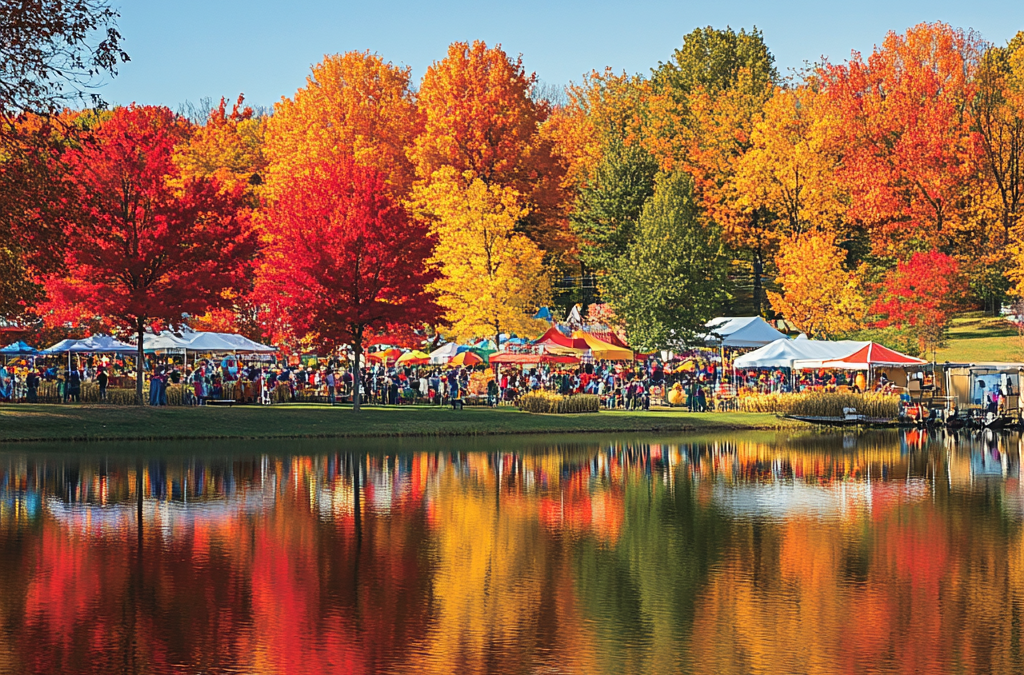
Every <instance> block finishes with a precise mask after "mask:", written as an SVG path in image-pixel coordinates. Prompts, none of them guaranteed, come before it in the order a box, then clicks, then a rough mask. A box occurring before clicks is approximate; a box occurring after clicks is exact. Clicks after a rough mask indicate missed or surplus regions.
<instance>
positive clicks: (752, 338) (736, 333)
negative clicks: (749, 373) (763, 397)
mask: <svg viewBox="0 0 1024 675" xmlns="http://www.w3.org/2000/svg"><path fill="white" fill-rule="evenodd" d="M705 328H707V329H708V335H707V337H705V338H704V344H706V345H708V346H709V347H733V348H743V347H764V346H765V345H767V344H769V343H771V342H775V341H776V340H780V339H783V338H785V337H786V336H785V335H783V334H782V333H780V332H779V331H777V330H775V329H774V328H772V327H771V325H769V323H768V322H767V321H765V320H764V319H762V318H761V317H759V316H749V317H728V316H723V317H719V318H717V319H712V320H711V321H708V322H707V323H706V324H705Z"/></svg>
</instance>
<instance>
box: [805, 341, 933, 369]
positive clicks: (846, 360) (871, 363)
mask: <svg viewBox="0 0 1024 675" xmlns="http://www.w3.org/2000/svg"><path fill="white" fill-rule="evenodd" d="M922 363H927V361H924V360H922V359H918V358H915V357H913V356H907V355H906V354H901V353H900V352H897V351H895V350H893V349H889V348H888V347H883V346H882V345H880V344H878V343H876V342H869V343H868V344H866V345H865V346H863V347H861V348H860V349H858V350H857V351H855V352H854V353H852V354H850V355H849V356H844V357H843V358H841V359H832V360H831V361H822V362H821V367H822V368H836V369H841V370H870V369H871V368H885V367H886V366H896V367H899V366H919V365H921V364H922Z"/></svg>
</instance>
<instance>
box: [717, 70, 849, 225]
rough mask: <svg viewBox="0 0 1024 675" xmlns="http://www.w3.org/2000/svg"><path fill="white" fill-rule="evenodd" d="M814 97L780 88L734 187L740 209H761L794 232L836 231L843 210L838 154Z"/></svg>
mask: <svg viewBox="0 0 1024 675" xmlns="http://www.w3.org/2000/svg"><path fill="white" fill-rule="evenodd" d="M815 99H816V96H815V93H814V91H813V89H812V88H810V87H797V88H794V89H781V88H780V89H777V90H776V92H775V95H774V96H773V97H772V98H771V99H769V100H768V102H767V103H766V104H765V108H764V115H763V117H761V118H760V119H759V120H758V121H757V122H756V123H755V124H754V128H753V132H752V133H751V139H750V140H751V147H750V149H749V150H748V151H747V152H746V153H744V154H743V155H742V156H741V157H739V159H738V161H737V168H736V176H735V179H734V181H732V184H731V186H730V187H731V188H732V189H733V190H734V191H735V195H734V201H735V203H736V205H737V206H738V207H739V208H740V209H741V210H747V211H754V210H756V209H763V210H764V211H766V212H768V213H771V214H773V215H774V216H775V217H776V218H778V220H779V221H780V222H779V223H778V226H779V229H780V230H782V231H783V232H788V233H789V234H791V235H792V234H799V233H801V232H804V231H806V230H808V229H810V228H812V227H817V228H818V229H826V230H829V231H836V229H837V228H838V227H839V225H840V224H841V223H842V221H843V215H844V213H845V206H844V200H843V195H842V190H841V189H840V186H839V182H838V181H837V180H836V178H835V176H836V173H837V170H838V167H839V155H838V153H837V152H835V148H833V147H831V146H832V144H831V143H830V140H829V139H830V135H829V134H827V133H825V132H826V130H827V129H828V120H827V118H820V116H818V115H817V109H816V106H815Z"/></svg>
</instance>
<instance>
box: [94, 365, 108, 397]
mask: <svg viewBox="0 0 1024 675" xmlns="http://www.w3.org/2000/svg"><path fill="white" fill-rule="evenodd" d="M109 382H110V378H109V377H108V376H107V369H106V368H103V367H100V369H99V372H98V373H97V374H96V383H97V384H98V385H99V386H100V401H104V402H105V401H106V400H107V384H108V383H109Z"/></svg>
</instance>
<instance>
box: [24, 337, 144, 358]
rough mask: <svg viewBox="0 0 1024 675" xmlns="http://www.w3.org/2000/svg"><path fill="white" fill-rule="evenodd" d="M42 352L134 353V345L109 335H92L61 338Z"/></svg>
mask: <svg viewBox="0 0 1024 675" xmlns="http://www.w3.org/2000/svg"><path fill="white" fill-rule="evenodd" d="M40 353H42V354H65V353H68V354H134V353H135V346H134V345H130V344H128V343H126V342H121V341H120V340H115V339H114V338H112V337H110V336H109V335H93V336H90V337H87V338H85V339H83V340H72V339H67V340H61V341H60V342H58V343H57V344H55V345H53V346H51V347H50V348H49V349H44V350H43V351H42V352H40Z"/></svg>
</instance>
